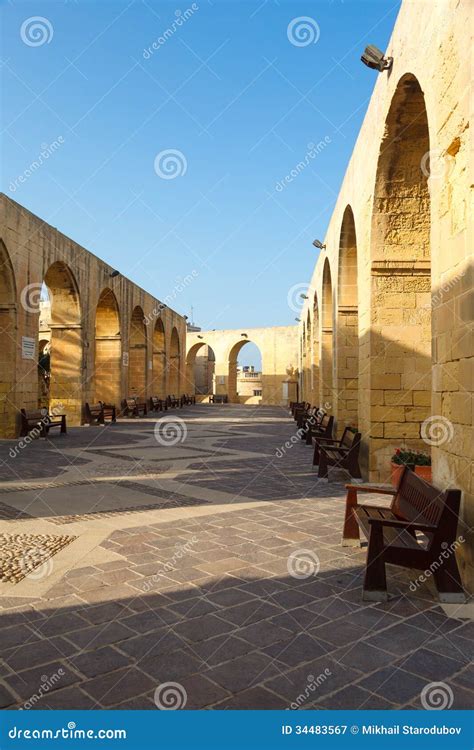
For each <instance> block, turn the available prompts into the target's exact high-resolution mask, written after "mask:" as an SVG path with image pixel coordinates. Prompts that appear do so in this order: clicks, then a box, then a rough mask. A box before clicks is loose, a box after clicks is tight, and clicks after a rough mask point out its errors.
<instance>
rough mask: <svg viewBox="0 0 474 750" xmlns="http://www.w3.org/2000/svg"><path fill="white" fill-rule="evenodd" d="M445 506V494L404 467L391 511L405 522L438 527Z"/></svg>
mask: <svg viewBox="0 0 474 750" xmlns="http://www.w3.org/2000/svg"><path fill="white" fill-rule="evenodd" d="M444 506H445V493H444V492H440V491H439V490H438V489H436V487H433V485H432V484H428V482H425V481H424V480H423V479H421V478H420V477H419V476H417V475H416V474H415V473H414V472H413V471H411V470H410V469H409V468H408V466H406V467H405V469H404V471H403V473H402V475H401V477H400V482H399V485H398V489H397V494H396V495H395V497H394V499H393V503H392V510H393V512H394V513H395V514H396V515H397V516H400V517H401V518H403V519H406V520H407V521H415V520H417V521H419V522H423V523H427V524H431V525H433V526H438V524H439V521H440V518H441V515H442V513H443V509H444Z"/></svg>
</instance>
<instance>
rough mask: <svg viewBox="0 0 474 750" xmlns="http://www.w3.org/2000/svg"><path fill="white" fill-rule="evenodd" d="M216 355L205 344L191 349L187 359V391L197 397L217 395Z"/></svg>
mask: <svg viewBox="0 0 474 750" xmlns="http://www.w3.org/2000/svg"><path fill="white" fill-rule="evenodd" d="M215 370H216V355H215V353H214V350H213V349H212V348H211V347H210V346H209V345H208V344H206V343H205V342H202V343H199V344H195V345H194V346H192V347H191V349H190V350H189V352H188V355H187V357H186V390H187V391H188V392H189V393H193V394H195V395H196V396H208V395H210V394H212V393H215V392H216V391H215Z"/></svg>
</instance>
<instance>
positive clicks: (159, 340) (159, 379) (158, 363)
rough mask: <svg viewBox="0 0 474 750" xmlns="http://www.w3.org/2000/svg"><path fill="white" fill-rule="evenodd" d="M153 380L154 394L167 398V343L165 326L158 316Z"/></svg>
mask: <svg viewBox="0 0 474 750" xmlns="http://www.w3.org/2000/svg"><path fill="white" fill-rule="evenodd" d="M152 372H153V380H152V385H151V390H152V395H153V396H157V397H158V398H166V396H167V393H166V343H165V327H164V325H163V321H162V320H161V318H158V319H157V321H156V323H155V327H154V329H153V370H152Z"/></svg>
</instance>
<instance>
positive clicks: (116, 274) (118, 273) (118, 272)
mask: <svg viewBox="0 0 474 750" xmlns="http://www.w3.org/2000/svg"><path fill="white" fill-rule="evenodd" d="M109 276H110V278H111V279H115V277H116V276H120V271H115V270H114V271H110V273H109Z"/></svg>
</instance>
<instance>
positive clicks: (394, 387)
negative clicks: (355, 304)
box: [362, 74, 431, 479]
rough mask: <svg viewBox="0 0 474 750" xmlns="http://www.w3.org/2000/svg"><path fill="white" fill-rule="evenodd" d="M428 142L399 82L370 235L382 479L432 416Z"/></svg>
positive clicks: (373, 422)
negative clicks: (399, 451)
mask: <svg viewBox="0 0 474 750" xmlns="http://www.w3.org/2000/svg"><path fill="white" fill-rule="evenodd" d="M429 150H430V138H429V129H428V117H427V112H426V106H425V100H424V95H423V92H422V90H421V87H420V84H419V83H418V81H417V79H416V78H415V77H414V76H413V75H411V74H407V75H405V76H403V77H402V78H401V79H400V81H399V83H398V86H397V89H396V91H395V94H394V96H393V99H392V102H391V105H390V109H389V112H388V115H387V119H386V123H385V133H384V137H383V140H382V143H381V147H380V153H379V158H378V164H377V176H376V182H375V192H374V203H373V214H372V235H371V323H370V338H369V347H368V354H369V357H370V376H369V377H368V378H367V375H366V376H365V378H364V379H365V383H363V384H362V385H367V386H368V387H369V389H370V394H371V403H370V410H365V411H366V413H367V415H368V416H369V415H370V420H367V421H370V423H369V424H365V425H363V427H364V431H368V434H370V440H371V451H370V457H371V458H370V460H371V463H370V473H371V477H373V478H375V479H386V478H387V474H388V470H389V466H390V456H391V454H392V453H393V450H394V449H395V448H397V447H399V446H404V447H407V448H415V449H424V450H426V448H427V446H426V445H425V444H424V443H423V441H422V440H421V439H420V429H421V425H422V423H423V421H424V420H425V419H426V418H427V417H428V416H429V414H430V400H431V396H430V391H431V299H430V293H431V262H430V223H431V221H430V194H429V189H428V175H429ZM367 381H368V382H367Z"/></svg>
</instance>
